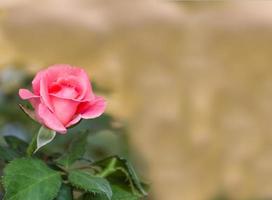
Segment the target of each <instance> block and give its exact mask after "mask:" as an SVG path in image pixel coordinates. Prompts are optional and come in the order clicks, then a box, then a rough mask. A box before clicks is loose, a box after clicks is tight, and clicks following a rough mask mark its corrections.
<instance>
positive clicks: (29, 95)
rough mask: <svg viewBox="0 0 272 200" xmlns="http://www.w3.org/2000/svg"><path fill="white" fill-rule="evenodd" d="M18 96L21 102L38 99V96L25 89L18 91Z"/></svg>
mask: <svg viewBox="0 0 272 200" xmlns="http://www.w3.org/2000/svg"><path fill="white" fill-rule="evenodd" d="M19 96H20V97H21V98H22V99H23V100H26V99H31V98H37V97H39V96H37V95H35V94H33V93H32V92H31V91H29V90H27V89H20V90H19Z"/></svg>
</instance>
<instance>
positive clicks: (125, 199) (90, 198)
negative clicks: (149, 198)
mask: <svg viewBox="0 0 272 200" xmlns="http://www.w3.org/2000/svg"><path fill="white" fill-rule="evenodd" d="M111 188H112V192H113V195H112V198H111V200H139V199H140V197H139V196H137V195H134V194H133V193H131V192H129V191H127V190H126V189H124V188H123V187H121V186H118V185H112V186H111ZM79 200H105V197H104V196H101V195H99V194H96V195H94V194H89V193H85V194H83V195H82V196H81V197H80V198H79Z"/></svg>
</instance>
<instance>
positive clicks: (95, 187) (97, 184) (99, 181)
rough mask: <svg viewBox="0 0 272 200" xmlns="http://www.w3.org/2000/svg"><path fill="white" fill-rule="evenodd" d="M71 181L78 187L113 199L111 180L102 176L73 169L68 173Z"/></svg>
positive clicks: (109, 199)
mask: <svg viewBox="0 0 272 200" xmlns="http://www.w3.org/2000/svg"><path fill="white" fill-rule="evenodd" d="M68 180H69V182H70V183H71V184H72V185H73V186H74V187H77V188H80V189H82V190H85V191H88V192H90V193H92V194H99V195H103V196H105V197H106V198H107V199H108V200H111V197H112V191H111V187H110V184H109V182H108V181H107V180H106V179H104V178H101V177H96V176H92V175H90V174H88V173H86V172H82V171H78V170H73V171H70V172H69V175H68Z"/></svg>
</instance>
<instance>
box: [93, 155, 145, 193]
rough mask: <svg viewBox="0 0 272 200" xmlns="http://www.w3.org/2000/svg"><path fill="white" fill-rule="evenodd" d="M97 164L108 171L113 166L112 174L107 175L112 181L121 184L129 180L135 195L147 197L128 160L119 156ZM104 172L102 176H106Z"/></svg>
mask: <svg viewBox="0 0 272 200" xmlns="http://www.w3.org/2000/svg"><path fill="white" fill-rule="evenodd" d="M114 160H116V161H115V163H114V166H111V165H112V162H113V161H114ZM95 164H96V165H98V166H100V167H102V168H103V169H104V170H106V171H107V169H108V168H109V166H111V170H110V172H109V173H108V174H106V175H107V176H109V177H108V178H109V179H110V181H113V182H116V183H120V182H124V181H126V180H129V183H130V186H131V188H132V190H133V192H134V193H138V194H140V195H142V196H146V195H147V192H146V191H145V189H144V187H143V185H142V184H141V180H140V179H139V177H138V175H137V174H136V172H135V170H134V168H133V166H132V165H131V164H130V163H129V162H128V161H127V160H126V159H124V158H120V157H119V156H112V157H109V158H106V159H104V160H102V161H98V162H96V163H95ZM104 170H103V171H102V175H104V174H103V172H104ZM120 179H121V181H120Z"/></svg>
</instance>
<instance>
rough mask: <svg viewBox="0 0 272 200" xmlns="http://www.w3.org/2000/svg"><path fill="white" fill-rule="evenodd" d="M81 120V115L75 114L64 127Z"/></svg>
mask: <svg viewBox="0 0 272 200" xmlns="http://www.w3.org/2000/svg"><path fill="white" fill-rule="evenodd" d="M80 120H81V115H80V114H79V115H77V116H76V117H75V118H74V119H72V121H70V122H69V123H68V124H67V125H66V127H70V126H73V125H75V124H77V123H78V122H79V121H80Z"/></svg>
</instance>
